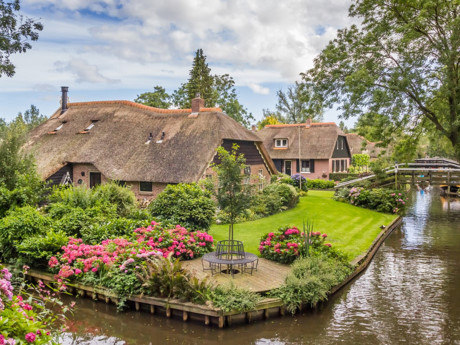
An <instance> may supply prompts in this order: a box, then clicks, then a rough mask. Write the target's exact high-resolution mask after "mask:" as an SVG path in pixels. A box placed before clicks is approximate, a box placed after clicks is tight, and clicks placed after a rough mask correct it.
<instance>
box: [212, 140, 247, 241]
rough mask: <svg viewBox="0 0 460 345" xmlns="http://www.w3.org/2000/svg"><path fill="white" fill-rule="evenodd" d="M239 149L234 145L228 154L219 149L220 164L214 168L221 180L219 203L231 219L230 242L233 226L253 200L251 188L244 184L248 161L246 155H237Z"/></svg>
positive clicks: (218, 194) (218, 189) (219, 183)
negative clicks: (244, 173)
mask: <svg viewBox="0 0 460 345" xmlns="http://www.w3.org/2000/svg"><path fill="white" fill-rule="evenodd" d="M238 148H239V147H238V145H236V144H234V145H233V147H232V151H231V152H228V151H227V150H225V149H224V148H223V147H219V148H218V149H217V154H218V157H219V160H220V164H217V165H216V166H215V167H214V169H215V171H216V173H217V176H218V179H219V182H218V187H217V202H218V203H219V207H220V208H221V209H222V210H223V211H224V212H226V213H227V214H228V215H229V219H230V225H229V230H228V239H229V240H233V224H234V223H235V220H236V218H237V217H238V215H240V214H241V213H242V212H243V211H244V210H245V209H246V208H247V207H248V206H249V203H250V200H251V193H250V187H249V186H248V185H245V184H243V179H244V175H243V173H242V172H243V171H244V168H245V167H246V164H245V163H246V159H245V158H244V155H242V154H237V151H238Z"/></svg>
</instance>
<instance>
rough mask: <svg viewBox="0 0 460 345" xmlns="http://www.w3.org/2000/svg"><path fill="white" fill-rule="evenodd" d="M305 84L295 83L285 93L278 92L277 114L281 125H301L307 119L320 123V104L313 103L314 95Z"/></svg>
mask: <svg viewBox="0 0 460 345" xmlns="http://www.w3.org/2000/svg"><path fill="white" fill-rule="evenodd" d="M311 90H312V89H311V88H310V87H308V86H307V84H305V83H303V84H301V83H298V82H296V83H295V84H294V85H293V86H289V87H288V89H287V92H286V93H284V92H283V91H282V90H278V92H277V95H278V104H277V105H276V110H277V114H278V116H279V117H280V119H281V120H282V122H283V123H302V122H305V121H306V120H307V118H310V119H312V121H322V120H323V112H322V106H321V103H320V102H314V99H313V97H314V93H312V91H311Z"/></svg>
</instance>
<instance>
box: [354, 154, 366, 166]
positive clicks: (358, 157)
mask: <svg viewBox="0 0 460 345" xmlns="http://www.w3.org/2000/svg"><path fill="white" fill-rule="evenodd" d="M369 163H370V158H369V155H368V154H365V153H355V154H354V155H353V156H352V158H351V164H352V165H354V166H355V167H367V166H369Z"/></svg>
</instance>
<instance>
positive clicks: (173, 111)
mask: <svg viewBox="0 0 460 345" xmlns="http://www.w3.org/2000/svg"><path fill="white" fill-rule="evenodd" d="M93 104H96V105H97V104H124V105H128V106H131V107H134V108H139V109H143V110H149V111H152V112H155V113H162V114H186V113H191V112H192V109H163V108H155V107H150V106H148V105H145V104H140V103H136V102H132V101H126V100H115V101H91V102H73V103H68V104H67V106H68V107H69V108H70V107H78V106H84V105H93ZM209 111H217V112H222V109H221V108H217V107H216V108H200V112H209Z"/></svg>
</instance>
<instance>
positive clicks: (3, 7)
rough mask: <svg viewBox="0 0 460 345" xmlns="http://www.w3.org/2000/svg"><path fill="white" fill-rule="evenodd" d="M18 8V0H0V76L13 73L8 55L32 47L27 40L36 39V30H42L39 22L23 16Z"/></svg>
mask: <svg viewBox="0 0 460 345" xmlns="http://www.w3.org/2000/svg"><path fill="white" fill-rule="evenodd" d="M20 10H21V6H20V4H19V0H0V77H1V76H2V75H3V74H4V75H6V76H7V77H12V76H13V75H14V73H15V66H14V65H13V63H12V62H11V61H10V55H11V54H15V53H25V52H26V51H27V50H29V49H30V48H32V46H31V45H30V43H29V42H28V40H30V41H36V40H38V32H39V31H42V30H43V25H42V24H41V23H40V22H35V21H34V20H33V19H31V18H27V17H26V18H24V17H23V16H22V15H21V14H20V13H19V11H20Z"/></svg>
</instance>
